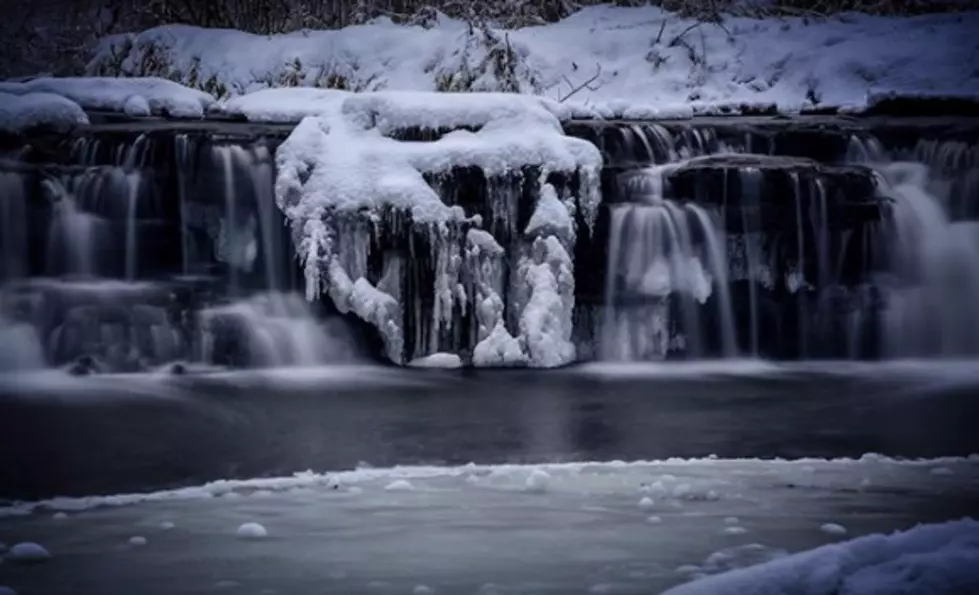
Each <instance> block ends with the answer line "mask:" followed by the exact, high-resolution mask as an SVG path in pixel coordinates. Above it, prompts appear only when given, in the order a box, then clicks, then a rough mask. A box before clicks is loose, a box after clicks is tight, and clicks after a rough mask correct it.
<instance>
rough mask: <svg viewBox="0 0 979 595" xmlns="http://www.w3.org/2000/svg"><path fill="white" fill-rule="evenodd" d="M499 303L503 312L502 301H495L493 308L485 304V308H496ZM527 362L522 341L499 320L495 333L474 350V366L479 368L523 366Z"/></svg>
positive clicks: (494, 329) (494, 328)
mask: <svg viewBox="0 0 979 595" xmlns="http://www.w3.org/2000/svg"><path fill="white" fill-rule="evenodd" d="M497 303H499V310H500V312H502V310H503V305H502V301H499V302H497V301H493V302H492V305H491V306H485V302H484V307H486V308H491V307H492V308H495V307H496V304H497ZM527 362H528V359H527V356H526V355H525V354H524V351H523V348H522V347H521V344H520V341H519V340H518V339H515V338H514V337H513V335H511V334H510V332H509V331H507V330H506V327H505V326H504V325H503V321H502V320H497V322H496V326H494V327H493V331H492V332H491V333H490V334H489V335H488V336H487V337H486V338H485V339H483V340H482V341H480V342H479V343H478V344H477V345H476V348H475V349H474V350H473V365H474V366H477V367H487V368H488V367H507V366H521V365H525V364H527Z"/></svg>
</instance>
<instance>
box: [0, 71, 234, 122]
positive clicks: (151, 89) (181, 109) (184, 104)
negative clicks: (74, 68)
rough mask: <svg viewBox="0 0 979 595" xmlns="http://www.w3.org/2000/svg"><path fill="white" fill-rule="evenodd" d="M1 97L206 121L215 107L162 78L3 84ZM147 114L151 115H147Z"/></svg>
mask: <svg viewBox="0 0 979 595" xmlns="http://www.w3.org/2000/svg"><path fill="white" fill-rule="evenodd" d="M0 93H11V94H14V95H26V94H28V93H50V94H54V95H60V96H62V97H64V98H66V99H69V100H71V101H73V102H75V103H77V104H78V105H80V106H81V107H82V108H84V109H87V110H108V111H114V112H125V113H129V111H127V110H130V111H133V112H134V114H132V115H149V114H150V113H152V114H153V115H164V116H172V117H175V118H203V117H204V113H205V112H206V110H207V109H208V108H209V107H210V106H211V105H213V104H214V102H215V100H214V97H212V96H211V95H209V94H207V93H204V92H201V91H198V90H196V89H190V88H188V87H184V86H183V85H178V84H177V83H174V82H173V81H168V80H166V79H162V78H154V77H149V78H114V77H67V78H36V79H31V80H29V81H27V82H23V83H12V82H0ZM147 112H148V113H147Z"/></svg>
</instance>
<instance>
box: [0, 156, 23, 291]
mask: <svg viewBox="0 0 979 595" xmlns="http://www.w3.org/2000/svg"><path fill="white" fill-rule="evenodd" d="M26 222H27V194H26V192H25V189H24V177H23V176H22V175H21V174H19V173H17V172H0V281H2V280H4V279H17V278H20V277H23V276H24V275H26V274H27V263H28V260H29V258H28V246H27V229H26Z"/></svg>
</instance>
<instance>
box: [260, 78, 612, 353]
mask: <svg viewBox="0 0 979 595" xmlns="http://www.w3.org/2000/svg"><path fill="white" fill-rule="evenodd" d="M303 94H305V92H304V93H303ZM327 103H329V104H330V105H331V106H332V107H331V108H330V109H328V110H325V111H324V113H323V115H321V116H317V117H308V118H306V119H304V120H303V121H302V122H300V123H299V125H298V126H297V127H296V128H295V130H294V131H293V133H292V134H291V135H290V136H289V138H288V139H287V140H286V141H285V142H284V143H283V144H282V145H281V146H280V147H279V149H278V150H277V152H276V165H277V167H276V170H277V178H276V201H277V204H278V206H279V208H280V209H281V210H282V211H283V213H285V215H286V217H287V218H288V219H289V220H290V222H291V225H292V231H293V236H294V239H295V244H296V246H297V252H298V256H299V257H300V260H301V261H302V262H303V266H304V269H305V274H306V287H307V298H308V299H310V300H313V299H316V298H317V296H318V295H319V292H320V291H323V290H324V289H325V291H326V293H327V294H328V295H329V296H330V298H331V299H332V300H333V302H334V304H335V305H336V306H337V308H338V309H339V310H340V311H341V312H343V313H346V312H353V313H355V314H356V315H357V316H358V317H360V318H361V319H362V320H364V321H366V322H368V323H370V324H372V325H373V326H375V327H376V328H377V329H378V330H379V331H380V333H381V336H382V338H383V339H384V343H385V348H386V352H387V355H388V357H389V359H390V360H391V361H393V362H395V363H402V358H403V350H404V337H403V329H402V328H401V325H402V321H403V316H402V310H401V306H400V300H399V297H398V296H397V295H395V294H397V293H398V292H399V291H400V282H399V277H398V273H399V271H400V266H392V267H391V268H390V269H386V271H385V279H382V280H381V281H380V282H379V283H378V285H377V286H376V287H375V286H374V285H373V284H371V283H370V282H369V281H368V280H367V278H366V275H367V272H368V271H367V264H366V263H367V251H368V250H369V249H370V245H371V237H372V235H371V228H372V227H373V226H375V225H376V224H377V220H378V219H380V218H381V217H382V216H385V215H383V214H384V213H386V212H388V211H390V210H393V211H395V212H396V213H400V214H402V215H404V214H410V221H411V224H412V226H413V231H415V232H419V231H420V232H424V233H427V234H428V236H429V238H430V239H429V245H430V246H432V250H433V254H432V256H433V257H434V259H435V262H436V271H435V287H433V290H434V292H435V296H436V298H437V299H436V301H435V307H434V308H433V311H432V313H431V315H432V323H433V324H432V334H433V337H435V338H437V333H438V332H439V331H440V330H441V329H442V328H443V326H444V325H448V324H451V323H452V321H453V319H452V315H453V314H452V313H453V310H454V308H455V306H456V305H457V304H458V305H461V306H463V307H465V306H466V305H467V304H466V302H467V301H468V297H467V296H466V293H465V288H464V287H463V286H462V285H461V284H460V279H459V275H460V273H461V271H460V265H461V258H462V255H461V254H459V242H458V241H457V238H458V237H459V235H458V234H459V233H460V229H461V228H464V227H467V226H474V225H478V224H480V223H481V220H480V217H478V216H473V217H471V218H470V217H467V216H466V214H465V212H464V211H463V210H462V208H461V207H458V206H454V207H451V206H448V205H446V204H445V203H443V202H442V199H441V198H440V196H439V193H438V192H436V190H435V189H434V188H433V187H432V186H430V185H429V183H428V182H427V181H426V180H425V178H424V176H423V173H428V174H446V173H450V172H452V171H453V169H455V168H461V167H478V168H480V169H482V170H483V172H484V174H485V175H486V177H487V178H488V179H489V178H493V177H497V176H503V175H507V174H510V173H511V172H514V171H520V170H521V169H522V168H524V167H527V166H534V167H538V168H544V169H546V170H547V171H562V172H568V173H573V172H578V173H579V174H580V175H581V176H582V178H583V180H582V181H583V184H582V186H583V190H582V195H581V196H580V197H578V201H579V202H580V204H581V205H582V208H583V211H584V215H585V219H586V221H587V222H588V223H589V225H591V224H593V223H594V218H595V216H596V214H597V210H598V203H599V201H600V198H601V197H600V192H599V187H598V181H599V172H600V169H601V166H602V158H601V155H600V153H599V152H598V150H597V149H596V148H595V147H594V146H593V145H591V144H590V143H588V142H585V141H582V140H580V139H575V138H571V137H566V136H564V133H563V130H562V128H561V123H560V121H559V119H558V117H557V116H555V112H556V111H559V110H557V109H556V108H554V107H553V106H549V105H548V102H546V101H544V100H541V99H539V98H532V97H521V96H518V95H512V94H511V95H506V94H500V93H486V94H442V95H439V94H433V93H417V92H416V93H364V94H359V95H354V94H351V95H350V96H349V97H347V98H345V99H343V100H342V101H333V100H332V99H330V100H329V101H328V102H327ZM459 125H467V126H473V127H476V126H478V127H479V129H478V130H477V131H475V132H471V131H468V130H456V131H453V132H450V133H449V134H446V135H445V136H444V137H442V138H441V139H439V140H437V141H434V142H427V143H417V142H400V141H397V140H395V139H392V138H388V137H386V136H384V134H385V133H389V132H391V131H392V130H394V129H401V128H405V127H422V128H447V127H452V126H459ZM548 189H549V190H548ZM540 202H541V205H540V206H539V207H538V210H540V211H541V214H539V215H537V218H536V220H535V221H536V222H537V223H540V224H541V225H542V226H543V225H544V224H545V223H546V224H547V227H548V229H550V228H553V229H555V230H556V231H557V232H558V233H561V234H562V237H563V238H564V239H565V241H566V242H570V238H571V237H573V235H572V231H571V230H572V227H571V221H570V217H569V215H568V213H567V207H566V206H565V205H564V204H562V203H561V202H560V201H558V199H557V198H556V194H555V192H554V190H553V188H550V187H549V186H547V185H545V186H544V189H543V190H542V199H541V201H540ZM562 211H563V213H564V215H563V217H562V216H561V214H560V213H561V212H562ZM398 216H401V215H398ZM555 217H557V218H556V219H555ZM535 224H536V223H535ZM543 229H544V227H541V230H543ZM491 239H492V237H489V238H488V237H487V236H481V235H479V234H475V235H469V234H468V233H467V236H466V258H467V259H468V260H469V261H470V262H471V263H476V264H478V265H480V266H482V265H483V264H487V265H488V266H489V267H490V270H489V273H488V274H490V273H494V272H495V273H498V272H499V271H501V270H502V267H503V265H502V262H501V261H500V262H494V259H497V260H499V259H501V258H502V256H505V255H504V254H502V251H503V249H502V247H500V246H498V244H496V242H495V241H493V242H492V243H491V242H490V241H489V240H491ZM548 245H549V244H548ZM484 250H485V258H486V259H487V262H485V263H484V262H482V261H481V259H482V258H483V257H482V256H481V255H482V253H483V251H484ZM547 251H548V253H549V254H550V256H547V257H546V258H547V259H548V260H549V264H546V265H544V268H547V267H553V268H554V269H555V270H554V272H553V273H552V274H551V277H553V278H554V279H555V281H554V284H556V283H558V282H560V287H557V286H556V285H555V287H553V288H549V286H548V277H547V275H545V274H544V270H543V269H531V268H529V267H530V265H528V269H527V271H528V272H527V275H529V276H528V277H526V279H525V281H526V282H527V283H528V284H529V285H532V286H533V287H534V288H536V290H535V291H529V292H528V296H529V297H528V299H530V300H531V301H532V305H533V309H532V310H531V312H532V314H531V315H530V318H528V322H527V325H526V328H527V330H529V331H530V332H531V333H533V336H532V339H533V343H532V344H531V343H530V342H528V343H527V345H530V347H528V349H530V351H529V352H528V353H529V362H530V363H531V365H540V366H551V365H559V364H564V363H569V362H570V361H572V360H573V358H574V354H573V348H571V349H572V350H571V351H569V350H568V345H570V343H569V342H568V341H567V339H568V338H569V337H570V334H568V337H563V335H562V332H558V330H556V329H555V328H554V324H555V323H556V321H555V320H554V319H553V315H548V316H545V315H544V313H545V312H546V311H547V306H546V304H545V302H546V300H547V299H549V296H551V295H557V294H558V293H560V295H561V296H562V299H563V300H564V301H562V302H561V303H559V304H558V307H559V308H563V307H573V297H570V296H572V295H573V288H574V281H573V278H572V277H571V271H572V264H571V261H570V257H568V256H567V253H566V251H564V250H563V249H561V248H560V245H557V247H556V248H555V247H550V248H548V249H547ZM542 258H544V257H543V256H542ZM559 261H560V262H559ZM542 262H543V261H541V262H538V263H536V264H542ZM388 273H390V275H391V276H390V277H388ZM491 276H492V275H491ZM475 277H476V278H475V279H473V280H472V281H473V283H474V285H475V293H476V296H475V304H474V305H475V307H476V309H477V319H478V321H479V325H480V330H479V342H480V345H482V347H480V346H479V345H477V348H476V349H475V350H474V355H473V359H474V363H475V364H476V365H513V364H515V363H518V362H521V361H522V360H523V358H522V357H520V356H518V355H517V349H516V348H515V347H516V346H515V345H514V341H513V337H512V336H510V335H509V333H508V332H507V331H506V329H505V328H502V327H500V324H499V323H500V321H501V319H502V311H503V302H502V300H501V299H500V297H499V296H500V295H501V293H502V285H501V284H500V282H499V281H498V280H496V279H492V278H489V277H487V278H482V277H483V275H482V274H481V273H477V274H476V275H475ZM548 292H550V293H548ZM569 297H570V299H571V301H570V302H568V301H567V300H568V299H569ZM534 313H536V314H534ZM561 313H562V314H563V311H562V312H561ZM567 315H568V317H570V310H568V312H567ZM562 320H563V319H562ZM568 325H569V326H568V329H567V330H568V333H570V318H569V319H568ZM522 333H523V331H522ZM435 338H429V343H427V344H426V345H427V346H429V347H434V346H435V345H436V344H437V341H436V340H435ZM486 341H489V342H486ZM560 341H563V343H562V342H560ZM484 342H486V343H485V344H483V343H484ZM521 345H523V344H521ZM419 347H421V348H422V352H421V355H422V356H427V355H431V351H434V349H431V350H427V351H429V353H425V351H426V349H424V347H425V346H419ZM552 347H557V348H558V349H559V351H558V352H556V353H554V354H550V355H548V354H544V353H543V350H546V349H550V348H552ZM521 351H523V350H522V349H521ZM456 355H458V354H456ZM555 362H557V363H555Z"/></svg>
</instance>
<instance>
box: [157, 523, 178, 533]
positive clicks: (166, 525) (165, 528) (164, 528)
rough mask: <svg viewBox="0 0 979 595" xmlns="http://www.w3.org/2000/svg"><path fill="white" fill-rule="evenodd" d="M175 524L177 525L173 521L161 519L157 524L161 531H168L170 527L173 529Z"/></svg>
mask: <svg viewBox="0 0 979 595" xmlns="http://www.w3.org/2000/svg"><path fill="white" fill-rule="evenodd" d="M176 526H177V525H175V524H174V523H173V521H163V522H162V523H160V524H159V527H160V530H161V531H169V530H170V529H173V528H174V527H176Z"/></svg>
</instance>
